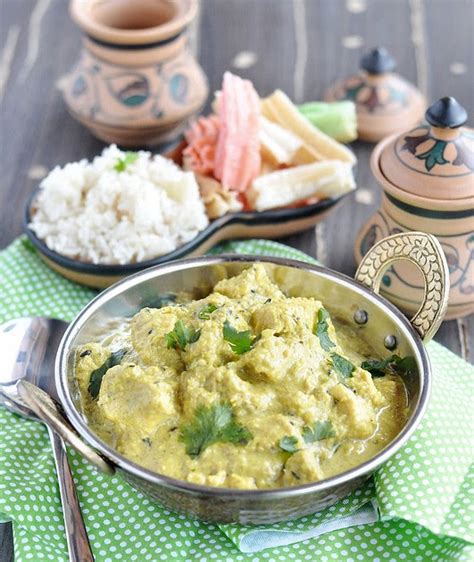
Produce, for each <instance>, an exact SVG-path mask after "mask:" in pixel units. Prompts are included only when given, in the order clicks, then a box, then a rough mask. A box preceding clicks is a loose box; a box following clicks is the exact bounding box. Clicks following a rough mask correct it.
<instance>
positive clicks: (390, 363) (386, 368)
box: [361, 355, 416, 377]
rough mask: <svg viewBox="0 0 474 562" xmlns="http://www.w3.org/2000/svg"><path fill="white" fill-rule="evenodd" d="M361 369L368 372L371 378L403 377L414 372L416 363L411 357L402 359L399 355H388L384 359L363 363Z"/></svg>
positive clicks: (369, 360)
mask: <svg viewBox="0 0 474 562" xmlns="http://www.w3.org/2000/svg"><path fill="white" fill-rule="evenodd" d="M361 368H362V369H365V370H366V371H369V373H370V374H371V375H372V376H373V377H384V376H385V375H405V374H407V373H409V372H413V371H415V370H416V361H415V358H414V357H413V356H412V355H407V357H403V359H402V358H401V357H400V356H399V355H390V357H387V358H386V359H368V360H367V361H363V363H362V364H361Z"/></svg>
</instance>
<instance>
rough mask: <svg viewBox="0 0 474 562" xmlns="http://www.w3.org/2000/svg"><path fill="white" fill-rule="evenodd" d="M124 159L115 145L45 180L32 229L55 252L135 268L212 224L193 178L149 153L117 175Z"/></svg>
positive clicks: (73, 163) (170, 162) (82, 259)
mask: <svg viewBox="0 0 474 562" xmlns="http://www.w3.org/2000/svg"><path fill="white" fill-rule="evenodd" d="M124 156H125V153H124V152H122V151H121V150H119V149H118V148H117V147H116V146H115V145H111V146H109V147H108V148H105V149H104V151H103V152H102V154H101V155H100V156H96V157H95V158H94V160H93V161H92V162H89V161H87V160H81V161H80V162H72V163H70V164H66V165H65V166H64V167H63V168H60V167H59V166H58V167H56V168H54V170H52V172H50V173H49V174H48V176H47V177H46V178H44V180H43V181H42V182H41V186H40V187H41V191H40V194H39V196H38V198H37V200H36V209H37V210H36V212H35V214H34V216H33V219H32V222H31V223H30V225H29V226H30V228H31V229H32V230H34V232H35V233H36V235H37V236H38V237H39V238H41V239H42V240H44V242H45V243H46V245H47V246H48V247H49V248H50V249H51V250H54V251H56V252H58V253H60V254H62V255H64V256H68V257H70V258H74V259H77V260H80V261H85V262H92V263H96V264H127V263H135V262H140V261H144V260H147V259H151V258H154V257H157V256H161V255H163V254H166V253H168V252H171V251H173V250H174V249H176V248H177V247H178V246H180V245H182V244H183V243H185V242H187V241H188V240H191V239H192V238H194V237H195V236H196V235H197V234H198V233H199V231H201V230H203V229H204V228H205V227H206V226H207V225H208V223H209V221H208V218H207V216H206V212H205V208H204V204H203V202H202V200H201V198H200V195H199V187H198V185H197V183H196V179H195V177H194V174H193V173H192V172H183V171H182V170H181V169H180V168H179V167H178V166H176V165H175V164H174V163H173V162H172V161H171V160H168V159H166V158H163V157H162V156H158V155H156V156H153V155H151V154H150V152H146V151H140V152H138V158H137V159H136V160H135V161H134V162H133V163H130V164H128V165H127V167H126V169H125V170H124V171H122V172H117V171H116V170H115V169H114V166H115V165H116V164H117V162H118V161H119V159H122V158H124Z"/></svg>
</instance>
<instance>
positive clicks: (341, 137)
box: [298, 100, 357, 142]
mask: <svg viewBox="0 0 474 562" xmlns="http://www.w3.org/2000/svg"><path fill="white" fill-rule="evenodd" d="M298 109H299V111H300V113H302V114H303V115H304V116H305V117H306V119H308V121H310V122H311V123H312V124H313V125H314V126H315V127H317V128H318V129H319V130H321V131H323V133H326V134H327V135H329V136H330V137H332V138H333V139H336V140H337V141H339V142H351V141H353V140H355V139H356V138H357V116H356V107H355V104H354V102H352V101H348V100H343V101H335V102H331V103H326V102H319V101H313V102H307V103H304V104H302V105H299V106H298Z"/></svg>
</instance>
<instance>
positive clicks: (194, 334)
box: [165, 320, 201, 351]
mask: <svg viewBox="0 0 474 562" xmlns="http://www.w3.org/2000/svg"><path fill="white" fill-rule="evenodd" d="M200 336H201V330H195V329H194V328H186V326H185V325H184V324H183V321H182V320H177V321H176V323H175V325H174V329H173V330H172V331H171V332H168V333H167V334H166V335H165V338H166V347H168V348H174V349H178V348H179V349H181V351H184V350H185V349H186V345H187V344H188V343H194V342H196V341H198V339H199V337H200Z"/></svg>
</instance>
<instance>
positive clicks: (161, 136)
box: [62, 0, 208, 147]
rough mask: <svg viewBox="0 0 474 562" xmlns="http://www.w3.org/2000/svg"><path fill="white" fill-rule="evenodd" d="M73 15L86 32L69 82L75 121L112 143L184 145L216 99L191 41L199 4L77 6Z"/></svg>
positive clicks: (78, 0) (134, 0) (137, 1)
mask: <svg viewBox="0 0 474 562" xmlns="http://www.w3.org/2000/svg"><path fill="white" fill-rule="evenodd" d="M70 12H71V16H72V18H73V19H74V21H75V22H76V23H77V25H78V26H79V27H80V28H81V30H82V31H83V33H84V39H83V49H82V52H81V55H80V58H79V61H78V62H77V64H76V66H75V67H74V68H73V70H72V71H71V73H70V74H69V75H68V76H66V77H65V79H64V80H63V81H62V89H63V94H64V99H65V102H66V104H67V106H68V109H69V111H70V112H71V113H72V115H73V116H74V117H75V118H76V119H77V120H78V121H80V122H81V123H82V124H83V125H85V126H86V127H87V128H88V129H89V130H90V131H91V132H92V134H94V135H95V136H96V137H98V138H100V139H101V140H103V141H105V142H107V143H112V142H113V143H117V144H119V145H121V146H127V147H136V146H155V145H159V144H165V143H169V142H172V141H174V140H175V139H177V138H178V136H179V135H180V134H181V133H182V131H183V130H184V128H185V127H186V125H187V121H188V119H189V118H190V117H191V116H193V115H194V114H196V113H197V112H198V111H199V110H200V109H201V108H202V106H203V105H204V102H205V100H206V98H207V94H208V86H207V80H206V77H205V75H204V73H203V71H202V69H201V67H200V66H199V64H198V63H197V62H196V60H195V59H194V57H193V55H192V54H191V52H190V51H189V49H188V47H187V37H186V34H185V31H186V28H187V26H188V25H189V24H190V22H191V21H192V20H193V19H194V18H195V16H196V12H197V0H86V1H85V0H72V2H71V4H70Z"/></svg>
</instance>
